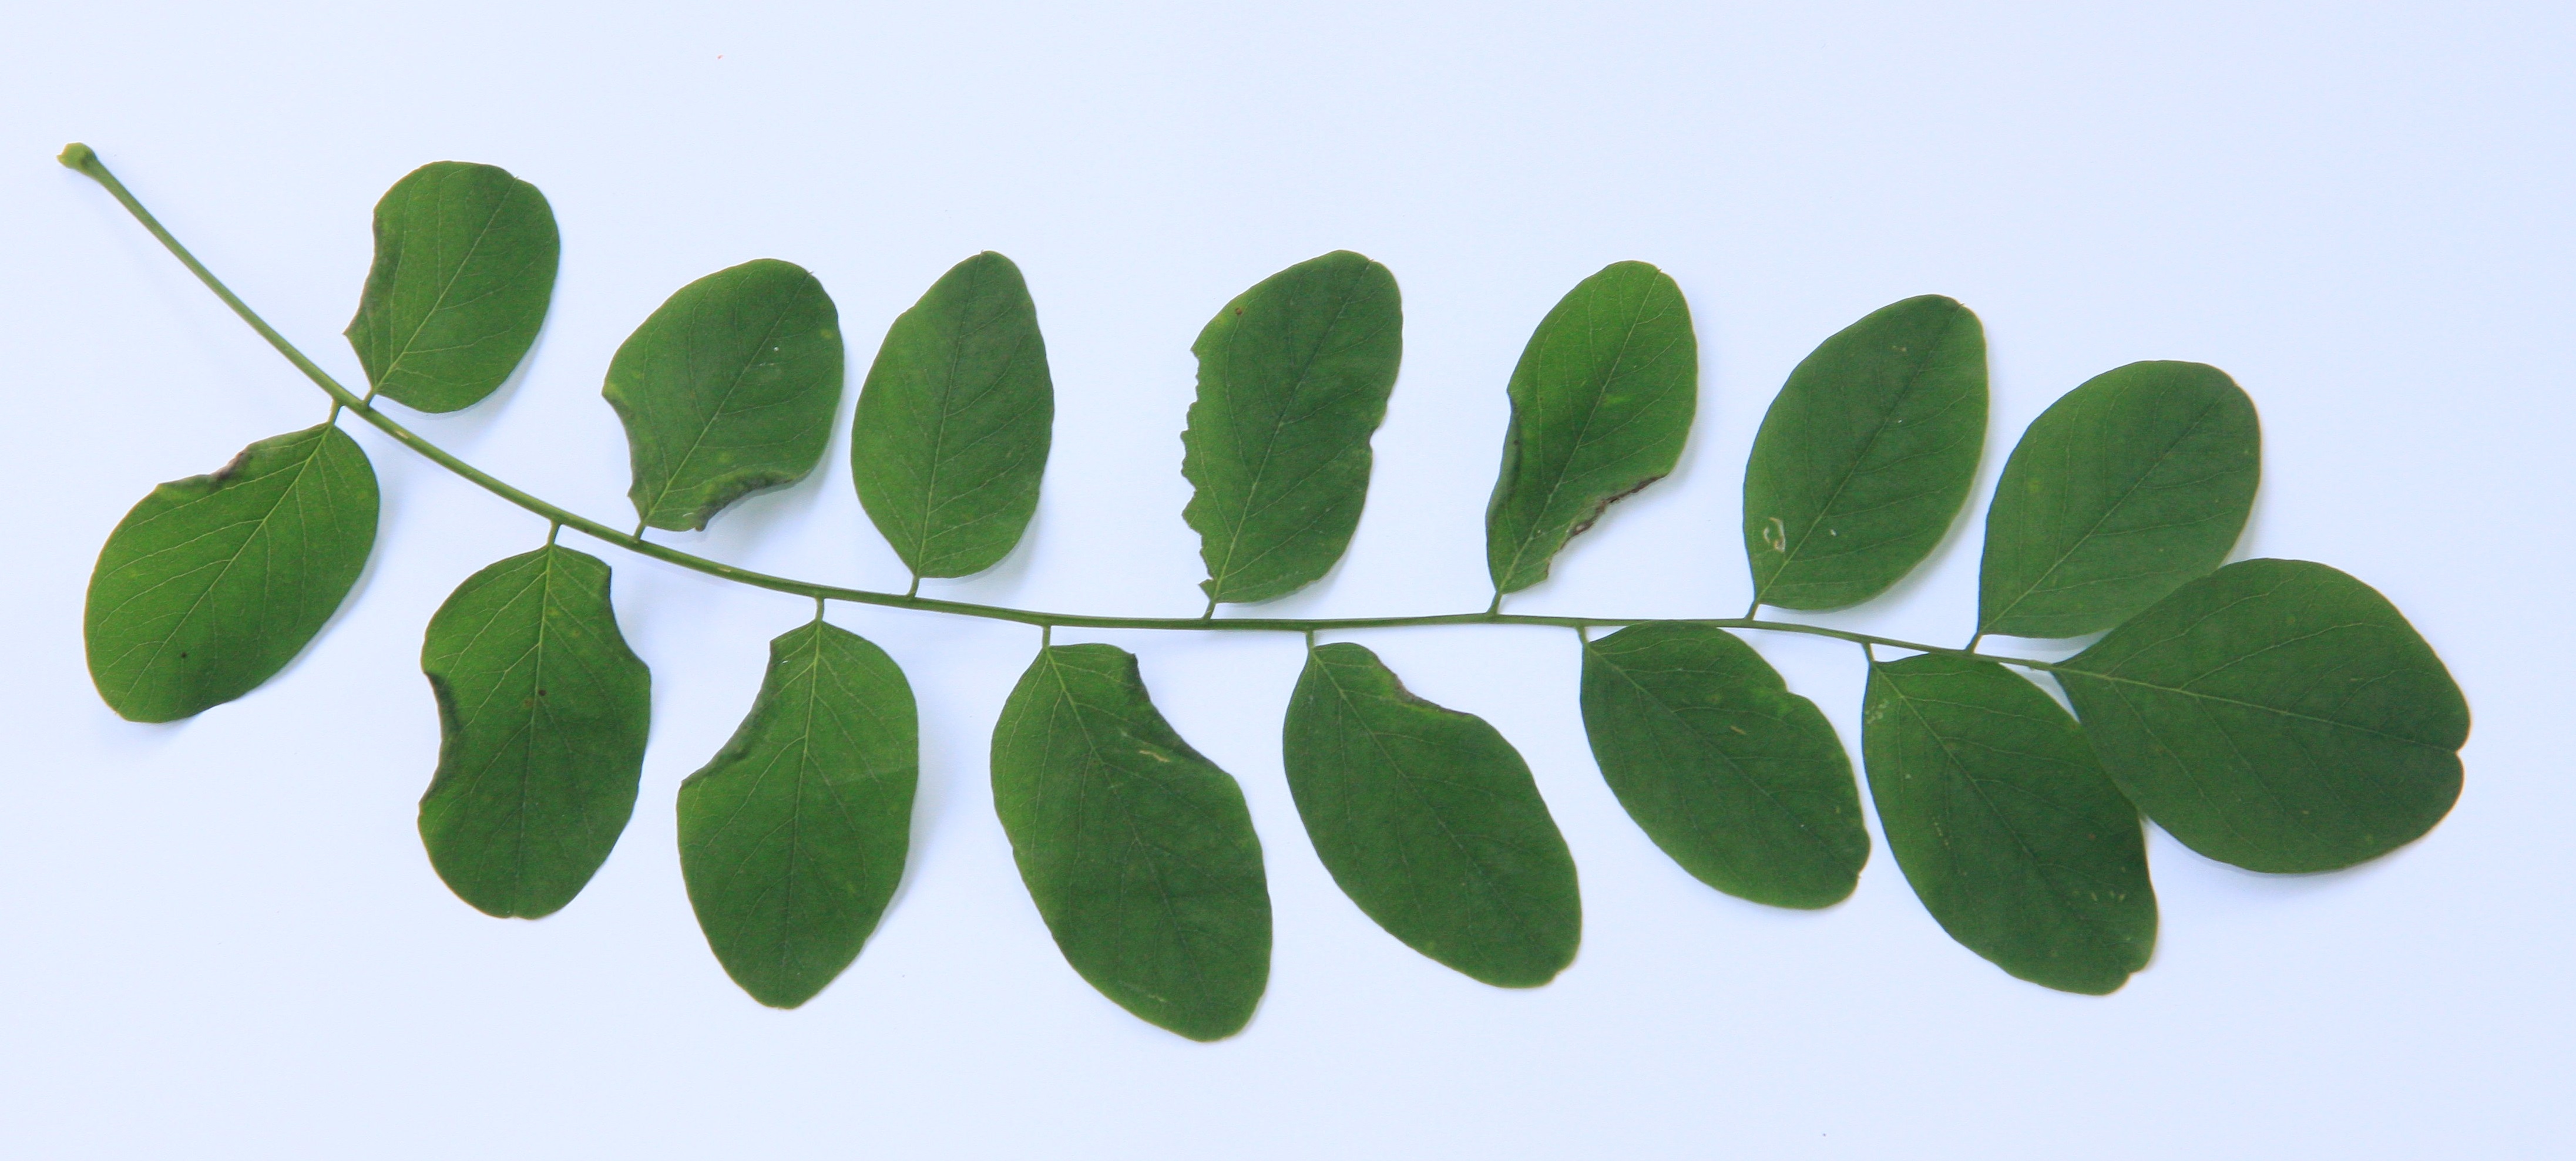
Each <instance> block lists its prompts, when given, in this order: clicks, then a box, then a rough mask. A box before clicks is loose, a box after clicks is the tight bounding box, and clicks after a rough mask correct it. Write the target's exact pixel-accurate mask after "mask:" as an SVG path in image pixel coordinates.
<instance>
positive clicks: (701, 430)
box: [601, 258, 841, 528]
mask: <svg viewBox="0 0 2576 1161" xmlns="http://www.w3.org/2000/svg"><path fill="white" fill-rule="evenodd" d="M601 393H602V394H604V395H606V396H607V397H608V403H609V406H611V407H614V408H616V409H617V418H618V419H619V421H621V422H623V423H624V424H625V425H626V442H627V447H628V450H629V451H630V453H631V455H632V458H633V461H634V465H635V485H634V487H633V488H631V489H629V490H628V492H627V496H628V497H629V498H631V499H633V500H634V501H635V514H636V516H638V517H639V518H641V519H642V520H643V521H644V523H646V524H648V525H651V526H653V527H655V528H704V527H706V526H707V520H708V518H709V517H712V516H714V515H715V514H716V512H717V511H718V510H720V509H722V508H723V507H724V506H725V505H727V504H731V503H733V502H734V501H735V500H738V499H740V498H742V497H743V496H745V495H747V494H749V493H752V492H755V491H759V490H761V489H763V488H774V487H779V486H782V485H786V484H792V483H795V482H796V481H797V480H800V479H803V478H804V477H805V473H807V472H810V471H813V470H814V465H815V464H817V463H820V462H822V459H823V443H824V441H825V440H826V439H828V438H829V437H830V435H831V427H832V416H833V413H834V412H835V411H836V410H837V409H838V408H839V407H840V405H841V329H840V315H839V313H838V312H837V311H836V310H835V309H834V308H833V306H832V298H831V296H830V295H828V294H825V293H823V284H822V283H820V282H817V281H815V279H814V276H813V275H811V274H808V273H806V272H805V268H804V267H801V266H798V265H796V264H795V263H792V262H781V261H778V260H777V259H775V258H761V259H755V260H753V261H750V262H745V263H743V264H742V265H740V266H733V267H728V268H726V269H723V270H719V271H716V272H715V273H713V274H710V275H707V276H706V277H704V278H701V279H699V280H697V281H695V282H692V283H690V284H688V285H687V286H683V287H681V288H680V291H679V293H677V294H674V295H672V296H671V297H670V299H669V300H668V301H666V302H664V303H663V304H662V305H661V307H660V308H659V309H656V310H655V311H654V312H653V314H652V317H650V318H647V319H645V320H644V325H642V326H639V327H637V328H635V333H634V334H632V335H629V336H627V339H626V342H625V343H624V344H622V345H620V346H619V347H618V348H617V356H616V358H614V359H612V360H610V362H609V364H608V385H607V387H606V388H605V389H604V390H603V391H602V392H601Z"/></svg>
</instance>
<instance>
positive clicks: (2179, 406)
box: [1977, 363, 2263, 637]
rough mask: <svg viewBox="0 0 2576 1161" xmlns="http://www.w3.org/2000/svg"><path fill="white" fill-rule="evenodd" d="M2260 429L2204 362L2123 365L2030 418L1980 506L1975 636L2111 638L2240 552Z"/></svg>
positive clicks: (2249, 407) (2236, 391)
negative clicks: (1990, 496)
mask: <svg viewBox="0 0 2576 1161" xmlns="http://www.w3.org/2000/svg"><path fill="white" fill-rule="evenodd" d="M2262 464H2263V433H2262V430H2261V426H2260V424H2259V423H2258V422H2257V421H2256V420H2255V417H2254V401H2253V400H2250V399H2247V398H2246V397H2245V392H2244V391H2243V390H2242V389H2241V388H2239V387H2237V386H2236V381H2235V380H2233V379H2230V378H2228V377H2227V373H2226V372H2224V371H2221V370H2219V369H2218V368H2216V367H2210V366H2205V365H2202V364H2200V363H2131V364H2129V365H2128V366H2125V367H2121V368H2119V369H2117V370H2114V371H2106V372H2104V373H2102V374H2100V375H2096V376H2094V377H2093V378H2092V379H2090V380H2088V381H2086V382H2085V384H2084V385H2083V386H2081V387H2077V388H2076V389H2075V390H2073V391H2070V392H2067V393H2066V396H2065V397H2064V398H2062V399H2059V400H2058V401H2057V402H2056V403H2054V404H2051V405H2050V406H2049V408H2048V410H2047V411H2045V412H2042V413H2041V414H2040V417H2039V418H2038V419H2036V420H2033V421H2031V425H2030V430H2029V431H2027V432H2024V433H2023V434H2022V437H2021V444H2020V445H2019V446H2017V447H2015V448H2013V453H2012V458H2011V459H2010V460H2008V461H2006V462H2005V463H2004V475H2003V479H2002V480H2001V481H2000V482H1998V483H1997V484H1996V485H1995V499H1994V504H1993V506H1992V507H1989V508H1988V509H1987V510H1986V556H1985V563H1984V566H1983V568H1982V570H1981V573H1980V576H1979V578H1978V585H1977V632H1978V633H1980V634H1985V633H2002V634H2006V635H2009V636H2014V637H2080V636H2083V635H2084V634H2087V633H2097V632H2100V631H2102V630H2104V629H2108V628H2110V627H2111V626H2113V625H2117V624H2119V623H2120V622H2121V621H2124V620H2126V619H2128V617H2129V615H2130V614H2132V613H2135V612H2137V611H2138V610H2140V609H2143V608H2146V607H2147V606H2148V605H2152V604H2154V603H2156V601H2157V600H2158V599H2159V598H2161V597H2163V596H2164V595H2165V594H2166V593H2169V592H2172V591H2173V590H2174V589H2175V587H2177V586H2179V585H2181V584H2182V583H2183V582H2184V581H2187V580H2190V579H2192V578H2193V577H2196V576H2200V575H2203V574H2205V573H2207V572H2208V571H2209V570H2211V569H2214V568H2217V567H2218V564H2219V562H2220V561H2223V560H2225V559H2227V552H2228V550H2229V549H2231V548H2234V547H2235V546H2236V536H2237V534H2238V533H2239V532H2242V531H2244V528H2245V517H2246V515H2247V514H2248V513H2249V512H2251V511H2253V508H2254V485H2255V483H2256V481H2257V480H2258V479H2259V478H2260V477H2261V475H2262Z"/></svg>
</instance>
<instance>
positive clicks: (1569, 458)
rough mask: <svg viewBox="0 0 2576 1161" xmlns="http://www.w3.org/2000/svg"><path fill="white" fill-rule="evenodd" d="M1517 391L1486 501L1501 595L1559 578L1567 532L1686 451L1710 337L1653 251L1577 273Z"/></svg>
mask: <svg viewBox="0 0 2576 1161" xmlns="http://www.w3.org/2000/svg"><path fill="white" fill-rule="evenodd" d="M1511 397H1512V423H1511V430H1510V431H1509V433H1507V435H1506V436H1505V438H1504V442H1503V466H1502V471H1501V473H1500V474H1499V476H1498V477H1497V478H1496V479H1495V481H1494V496H1493V499H1492V500H1491V501H1490V502H1489V503H1487V505H1486V507H1485V566H1486V570H1487V571H1488V572H1489V573H1490V574H1491V575H1492V576H1493V580H1494V591H1495V593H1496V594H1498V595H1499V594H1502V593H1511V592H1518V591H1520V590H1522V589H1525V588H1528V587H1530V586H1531V585H1534V584H1537V583H1538V582H1540V581H1542V580H1545V579H1547V570H1548V563H1549V562H1550V561H1552V560H1554V559H1555V558H1556V554H1557V551H1558V550H1559V549H1562V548H1564V547H1565V542H1566V541H1568V540H1571V539H1573V538H1574V537H1576V536H1579V535H1581V534H1582V533H1583V531H1584V530H1585V529H1588V528H1590V527H1592V524H1593V522H1594V521H1596V520H1599V519H1600V518H1601V513H1602V511H1603V510H1604V509H1607V508H1608V507H1609V506H1610V505H1611V504H1613V503H1615V502H1617V501H1619V500H1622V499H1625V498H1626V497H1628V496H1630V495H1633V494H1635V493H1636V492H1637V491H1638V490H1640V489H1642V488H1644V487H1645V486H1646V485H1648V484H1651V483H1654V482H1655V481H1657V480H1660V479H1662V478H1664V477H1665V476H1667V475H1670V474H1671V473H1672V470H1673V465H1675V464H1677V463H1680V462H1681V454H1682V444H1683V443H1684V442H1685V441H1687V440H1688V439H1689V438H1690V425H1691V416H1692V414H1693V413H1694V412H1695V411H1696V410H1697V409H1698V407H1699V339H1698V337H1697V335H1696V334H1694V333H1693V332H1692V330H1691V317H1690V304H1689V303H1688V302H1685V301H1683V299H1682V290H1681V287H1680V286H1679V285H1677V284H1675V283H1674V282H1673V279H1672V276H1671V275H1669V274H1666V273H1664V272H1663V271H1661V270H1657V269H1655V268H1654V267H1653V266H1650V265H1647V264H1646V263H1643V262H1613V263H1611V264H1610V265H1608V266H1605V267H1602V268H1601V270H1600V271H1599V272H1598V273H1595V274H1594V275H1593V276H1592V277H1590V278H1586V279H1584V280H1583V281H1582V282H1579V283H1577V284H1575V287H1574V289H1573V290H1570V291H1567V292H1566V295H1565V297H1564V298H1563V299H1560V300H1558V302H1557V304H1556V306H1555V308H1554V309H1551V310H1549V311H1548V312H1547V317H1546V318H1544V319H1541V320H1539V324H1538V329H1537V330H1536V331H1534V332H1532V333H1531V334H1530V340H1529V345H1528V346H1527V347H1524V348H1522V350H1521V361H1520V363H1519V365H1517V366H1515V367H1513V368H1512V382H1511Z"/></svg>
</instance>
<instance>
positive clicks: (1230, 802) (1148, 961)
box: [993, 645, 1270, 1040]
mask: <svg viewBox="0 0 2576 1161" xmlns="http://www.w3.org/2000/svg"><path fill="white" fill-rule="evenodd" d="M993 808H994V811H995V812H996V813H998V814H999V815H1001V818H1002V829H1003V830H1004V831H1006V832H1008V833H1009V835H1010V837H1011V855H1012V858H1013V859H1014V860H1016V861H1017V862H1018V863H1019V866H1020V879H1021V881H1023V882H1025V883H1027V884H1028V888H1029V897H1030V898H1031V899H1033V900H1035V901H1036V903H1037V905H1038V914H1040V915H1042V916H1044V917H1045V918H1046V924H1047V930H1048V931H1049V932H1051V933H1053V934H1054V936H1055V942H1056V946H1057V947H1058V948H1060V949H1062V950H1063V951H1064V958H1065V960H1066V961H1067V962H1069V963H1071V964H1072V965H1073V970H1075V971H1077V972H1080V973H1082V978H1083V979H1085V980H1088V981H1090V983H1091V986H1092V987H1095V988H1098V989H1100V992H1101V994H1102V995H1105V996H1108V997H1109V998H1110V999H1112V1000H1115V1001H1117V1003H1118V1005H1119V1006H1120V1007H1123V1008H1125V1009H1127V1010H1128V1011H1130V1012H1133V1013H1135V1014H1136V1015H1137V1016H1139V1017H1142V1018H1143V1019H1145V1020H1146V1021H1148V1022H1150V1023H1153V1024H1156V1025H1158V1026H1161V1027H1163V1028H1167V1029H1170V1030H1171V1031H1174V1032H1177V1033H1180V1034H1181V1035H1183V1036H1187V1037H1189V1038H1190V1039H1192V1040H1219V1039H1223V1038H1224V1037H1227V1036H1231V1035H1233V1034H1235V1033H1236V1032H1238V1031H1241V1030H1242V1028H1243V1025H1244V1023H1245V1022H1246V1021H1248V1020H1250V1019H1252V1009H1253V1007H1254V1006H1255V1005H1257V1004H1259V1003H1260V1002H1261V991H1262V988H1263V987H1264V986H1266V985H1267V984H1268V982H1269V979H1270V889H1269V885H1268V881H1267V880H1266V879H1265V878H1264V877H1263V875H1262V870H1261V840H1260V839H1259V838H1258V837H1256V836H1254V834H1253V832H1252V814H1251V812H1250V811H1249V810H1247V809H1245V807H1244V804H1243V791H1242V789H1241V788H1239V787H1237V786H1236V785H1235V783H1234V779H1233V778H1231V777H1228V776H1227V775H1226V772H1225V771H1223V770H1219V769H1217V768H1216V766H1215V764H1213V763H1211V762H1209V761H1208V760H1207V759H1206V758H1203V757H1200V756H1199V753H1198V751H1196V750H1193V749H1191V748H1190V746H1189V743H1187V742H1184V741H1182V740H1181V737H1180V735H1178V734H1175V733H1173V732H1172V727H1171V726H1170V724H1168V723H1166V722H1165V721H1164V720H1163V715H1162V714H1160V713H1157V712H1155V710H1154V703H1153V702H1152V700H1151V699H1149V698H1148V697H1147V696H1146V693H1145V683H1144V679H1143V678H1142V677H1140V676H1139V675H1138V674H1137V671H1136V657H1135V655H1134V654H1132V653H1128V652H1126V651H1125V650H1122V649H1118V648H1115V647H1113V646H1109V645H1057V646H1052V647H1049V648H1045V649H1042V650H1040V651H1039V652H1038V656H1037V660H1036V661H1034V662H1032V663H1030V665H1029V671H1028V673H1026V674H1025V675H1023V676H1022V677H1021V678H1020V683H1019V685H1018V686H1016V687H1015V688H1013V689H1012V690H1011V696H1010V699H1009V700H1008V701H1006V702H1004V703H1003V705H1002V718H1001V721H1000V722H999V723H998V724H996V725H995V726H994V727H993Z"/></svg>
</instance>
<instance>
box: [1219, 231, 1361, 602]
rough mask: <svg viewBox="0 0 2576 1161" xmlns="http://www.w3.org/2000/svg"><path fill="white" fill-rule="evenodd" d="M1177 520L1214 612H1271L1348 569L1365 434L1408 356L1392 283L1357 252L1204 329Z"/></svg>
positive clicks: (1277, 281)
mask: <svg viewBox="0 0 2576 1161" xmlns="http://www.w3.org/2000/svg"><path fill="white" fill-rule="evenodd" d="M1190 352H1191V353H1192V354H1195V355H1197V356H1198V359H1199V393H1198V400H1197V401H1196V402H1194V403H1192V404H1190V417H1189V429H1188V430H1187V431H1184V432H1182V433H1181V447H1182V456H1181V474H1182V475H1183V476H1185V477H1187V478H1188V479H1189V481H1190V486H1191V489H1192V491H1191V493H1190V502H1189V506H1188V507H1186V508H1184V509H1182V511H1181V518H1182V519H1184V520H1186V521H1188V522H1189V525H1190V527H1191V528H1193V529H1196V530H1197V532H1198V534H1199V558H1200V559H1201V560H1204V561H1205V562H1207V570H1208V579H1207V580H1205V581H1202V582H1200V584H1199V587H1200V589H1202V590H1204V591H1205V592H1206V593H1207V595H1208V598H1209V599H1210V600H1211V601H1262V600H1268V599H1270V598H1272V597H1277V596H1284V595H1286V594H1288V593H1291V592H1295V591H1296V590H1298V589H1300V588H1303V587H1305V586H1306V585H1308V584H1311V583H1313V582H1314V580H1315V579H1316V578H1318V577H1321V576H1323V575H1324V573H1325V572H1327V571H1328V570H1330V569H1331V568H1332V567H1333V562H1334V561H1336V560H1340V559H1341V556H1342V550H1343V549H1344V548H1345V547H1347V546H1349V544H1350V542H1351V531H1352V530H1353V529H1354V528H1357V527H1358V526H1359V522H1360V505H1361V504H1362V503H1363V502H1364V501H1366V500H1367V499H1368V479H1369V462H1370V456H1369V436H1370V435H1371V434H1372V433H1374V432H1376V431H1377V425H1378V422H1379V421H1380V420H1382V419H1384V418H1386V400H1387V396H1388V394H1389V393H1391V392H1393V391H1394V390H1395V371H1396V365H1397V364H1398V363H1399V362H1401V361H1402V360H1403V357H1404V306H1403V302H1402V300H1401V296H1400V295H1398V293H1397V292H1396V287H1395V275H1393V274H1391V273H1389V272H1388V271H1387V268H1386V267H1384V266H1381V265H1379V264H1377V263H1375V262H1371V261H1369V260H1368V259H1367V258H1365V257H1362V256H1361V255H1358V254H1354V253H1351V252H1350V251H1348V250H1335V251H1333V252H1332V253H1330V254H1326V255H1324V256H1323V257H1320V258H1310V259H1308V260H1306V261H1304V262H1300V263H1298V264H1296V265H1294V266H1291V267H1289V268H1287V269H1286V270H1282V271H1280V272H1279V273H1277V274H1273V275H1271V276H1270V277H1268V278H1265V279H1262V280H1261V281H1260V282H1259V283H1258V284H1256V285H1254V286H1253V288H1252V289H1250V290H1247V291H1244V292H1243V293H1242V294H1239V295H1236V296H1235V298H1234V301H1232V302H1229V303H1227V304H1225V309H1223V310H1220V311H1218V312H1216V317H1215V318H1213V319H1210V320H1208V324H1207V326H1206V328H1205V329H1203V330H1201V331H1199V337H1198V341H1197V342H1195V343H1192V344H1190Z"/></svg>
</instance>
